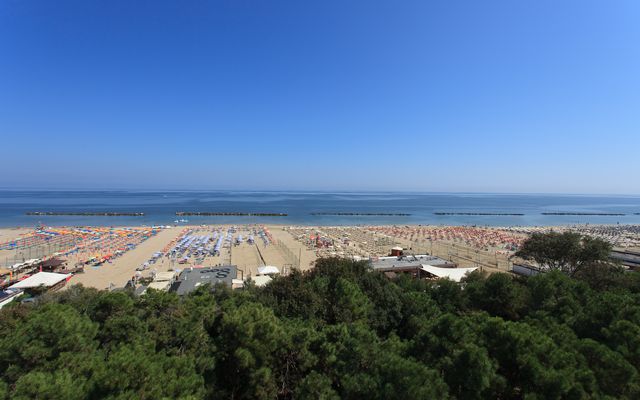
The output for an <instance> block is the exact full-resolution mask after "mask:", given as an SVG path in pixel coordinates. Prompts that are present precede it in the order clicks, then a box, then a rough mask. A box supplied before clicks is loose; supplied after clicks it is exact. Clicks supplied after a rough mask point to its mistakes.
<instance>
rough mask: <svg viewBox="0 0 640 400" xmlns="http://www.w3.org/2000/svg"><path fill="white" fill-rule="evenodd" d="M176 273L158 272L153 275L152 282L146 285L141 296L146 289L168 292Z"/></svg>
mask: <svg viewBox="0 0 640 400" xmlns="http://www.w3.org/2000/svg"><path fill="white" fill-rule="evenodd" d="M176 275H177V274H176V272H175V271H166V272H158V273H156V274H155V276H154V278H153V282H151V283H150V284H148V285H147V287H146V288H145V290H143V291H142V294H144V292H146V290H147V289H155V290H162V291H165V292H166V291H168V290H169V288H170V287H171V285H172V284H173V283H174V282H175V280H176Z"/></svg>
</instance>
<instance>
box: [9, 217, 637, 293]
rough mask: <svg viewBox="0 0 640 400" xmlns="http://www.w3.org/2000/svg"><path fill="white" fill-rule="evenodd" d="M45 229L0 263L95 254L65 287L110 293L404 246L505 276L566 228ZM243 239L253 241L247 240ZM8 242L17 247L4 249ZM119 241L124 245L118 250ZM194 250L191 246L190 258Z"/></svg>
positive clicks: (16, 237) (623, 231) (74, 260)
mask: <svg viewBox="0 0 640 400" xmlns="http://www.w3.org/2000/svg"><path fill="white" fill-rule="evenodd" d="M49 229H50V231H47V230H46V229H43V230H40V231H34V230H33V229H26V228H15V229H11V228H3V229H0V238H2V240H0V245H1V244H4V247H2V248H0V262H2V264H3V265H2V266H3V267H7V266H10V265H12V263H13V262H16V261H22V260H25V259H29V258H42V257H45V258H51V257H54V256H58V257H61V258H64V259H66V260H67V263H66V265H65V268H67V269H70V268H72V267H75V266H77V265H78V264H79V263H80V262H84V261H85V260H86V259H87V258H93V257H94V253H100V254H95V258H94V259H93V261H91V262H86V263H85V264H84V272H83V273H78V274H76V275H75V276H74V277H73V278H72V279H71V281H70V283H71V284H82V285H84V286H88V287H95V288H98V289H108V288H118V287H123V286H124V285H125V284H126V282H127V281H128V280H129V279H131V278H132V277H134V276H137V277H152V276H153V275H154V274H155V273H157V272H163V271H169V270H181V269H184V268H187V267H191V266H217V265H229V264H232V265H236V266H237V267H238V278H240V279H244V278H247V277H250V276H256V275H257V274H258V267H260V266H264V265H271V266H276V267H278V269H279V270H280V271H281V273H284V274H287V273H289V272H290V271H292V270H293V269H300V270H303V271H304V270H307V269H309V268H312V267H313V264H314V262H315V260H316V259H317V258H319V257H349V258H355V259H368V258H370V257H379V256H386V255H388V254H389V252H390V250H391V248H392V247H395V246H400V247H402V248H404V249H405V253H406V254H433V255H436V256H439V257H441V258H444V259H446V260H449V261H453V262H455V263H456V264H458V265H459V266H460V267H483V269H485V270H487V271H508V270H509V269H510V260H509V257H510V256H511V255H512V254H513V253H514V252H515V251H516V250H517V248H518V246H519V245H520V244H521V243H522V241H523V240H525V239H526V238H527V237H528V235H529V234H531V233H534V232H541V231H548V230H551V229H553V230H568V229H572V228H569V227H533V228H508V227H506V228H477V227H455V226H452V227H443V226H334V227H331V226H322V227H310V226H285V225H266V226H265V225H257V224H249V225H197V226H193V225H180V226H173V227H162V228H153V229H152V228H132V227H126V228H105V227H95V228H90V227H85V228H73V227H68V228H64V227H62V228H60V227H59V228H49ZM580 232H581V233H583V234H589V235H593V236H597V237H602V238H605V239H607V240H609V241H611V242H612V243H618V244H623V245H624V246H625V248H630V249H635V248H636V247H637V246H638V245H640V233H639V232H637V231H636V230H635V228H633V227H627V228H620V227H614V226H612V227H604V226H600V227H597V226H594V227H592V228H589V229H586V228H580ZM44 235H52V236H51V237H48V236H44ZM79 235H80V236H79ZM214 237H224V238H225V241H224V245H223V246H221V248H220V251H219V252H218V253H216V254H215V255H213V254H210V253H209V252H207V253H206V254H205V255H200V256H198V255H197V252H196V255H195V256H192V257H189V258H185V259H184V260H183V262H180V258H181V257H182V256H180V257H178V256H177V255H175V254H173V253H171V250H172V249H174V248H175V247H176V245H177V243H178V242H179V241H181V240H185V238H196V239H198V238H199V239H200V240H203V241H205V239H204V238H206V243H208V245H209V246H210V247H213V243H214V240H213V238H214ZM249 238H251V239H254V240H253V241H250V240H249ZM12 241H13V243H14V244H15V243H19V244H21V245H20V246H15V245H14V247H11V246H8V245H7V244H9V243H11V242H12ZM129 242H132V243H129ZM44 243H46V245H45V244H44ZM125 243H126V244H127V246H124V244H125ZM74 246H76V247H74ZM123 246H124V247H123ZM74 248H75V249H76V250H75V251H74V250H73V249H74ZM193 250H194V249H193V248H192V249H190V250H189V253H188V254H191V252H192V251H193ZM61 252H62V254H61ZM105 254H106V255H105ZM172 254H173V255H172ZM154 255H155V256H154ZM101 258H104V262H100V259H101ZM143 267H144V268H143Z"/></svg>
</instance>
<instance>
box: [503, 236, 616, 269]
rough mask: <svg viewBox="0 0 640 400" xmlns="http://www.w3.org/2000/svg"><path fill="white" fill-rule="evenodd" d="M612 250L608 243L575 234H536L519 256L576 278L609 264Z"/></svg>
mask: <svg viewBox="0 0 640 400" xmlns="http://www.w3.org/2000/svg"><path fill="white" fill-rule="evenodd" d="M611 247H612V246H611V244H610V243H609V242H607V241H605V240H602V239H599V238H593V237H590V236H583V235H581V234H579V233H575V232H563V233H558V232H548V233H534V234H533V235H531V237H530V238H529V239H527V240H526V241H525V242H524V243H523V245H522V247H521V248H520V250H518V252H517V253H516V256H517V257H521V258H523V259H526V260H533V261H535V262H536V263H538V264H539V265H540V266H542V267H545V268H548V269H551V270H558V271H562V272H564V273H566V274H569V275H573V274H575V273H577V272H579V271H580V270H581V269H583V268H585V267H587V266H590V265H593V264H595V263H607V262H609V254H610V253H611Z"/></svg>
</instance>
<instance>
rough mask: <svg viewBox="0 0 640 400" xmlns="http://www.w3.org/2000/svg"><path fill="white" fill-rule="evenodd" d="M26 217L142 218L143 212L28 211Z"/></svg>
mask: <svg viewBox="0 0 640 400" xmlns="http://www.w3.org/2000/svg"><path fill="white" fill-rule="evenodd" d="M25 214H26V215H36V216H81V217H144V213H143V212H115V211H114V212H90V211H85V212H66V211H29V212H26V213H25Z"/></svg>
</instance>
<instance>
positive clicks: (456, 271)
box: [421, 264, 478, 282]
mask: <svg viewBox="0 0 640 400" xmlns="http://www.w3.org/2000/svg"><path fill="white" fill-rule="evenodd" d="M421 265H422V268H421V269H422V270H423V271H425V272H427V273H429V274H431V275H435V276H437V277H438V278H448V279H450V280H452V281H454V282H460V281H461V280H462V278H464V277H465V276H466V275H467V274H469V273H471V272H473V271H475V270H476V269H478V268H477V267H473V268H440V267H433V266H431V265H426V264H421Z"/></svg>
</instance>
